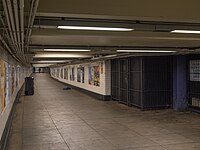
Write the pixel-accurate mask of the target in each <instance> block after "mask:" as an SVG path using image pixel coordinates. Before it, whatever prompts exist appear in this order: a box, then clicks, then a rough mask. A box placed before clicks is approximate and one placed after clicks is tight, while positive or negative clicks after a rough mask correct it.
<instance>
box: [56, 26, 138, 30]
mask: <svg viewBox="0 0 200 150" xmlns="http://www.w3.org/2000/svg"><path fill="white" fill-rule="evenodd" d="M57 28H58V29H69V30H98V31H133V30H134V29H130V28H112V27H84V26H58V27H57Z"/></svg>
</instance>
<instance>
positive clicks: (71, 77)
mask: <svg viewBox="0 0 200 150" xmlns="http://www.w3.org/2000/svg"><path fill="white" fill-rule="evenodd" d="M74 75H75V74H74V67H72V68H70V80H71V81H74V80H75V76H74Z"/></svg>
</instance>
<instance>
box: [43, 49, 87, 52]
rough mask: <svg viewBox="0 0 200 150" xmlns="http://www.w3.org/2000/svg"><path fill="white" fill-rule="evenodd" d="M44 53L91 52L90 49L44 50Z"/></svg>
mask: <svg viewBox="0 0 200 150" xmlns="http://www.w3.org/2000/svg"><path fill="white" fill-rule="evenodd" d="M44 51H51V52H89V51H91V50H89V49H44Z"/></svg>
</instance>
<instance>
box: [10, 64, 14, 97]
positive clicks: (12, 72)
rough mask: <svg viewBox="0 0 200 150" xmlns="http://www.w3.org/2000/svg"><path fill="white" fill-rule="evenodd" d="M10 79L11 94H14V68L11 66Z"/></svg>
mask: <svg viewBox="0 0 200 150" xmlns="http://www.w3.org/2000/svg"><path fill="white" fill-rule="evenodd" d="M11 78H12V80H11V81H12V92H11V93H12V94H13V93H14V91H15V67H14V66H11Z"/></svg>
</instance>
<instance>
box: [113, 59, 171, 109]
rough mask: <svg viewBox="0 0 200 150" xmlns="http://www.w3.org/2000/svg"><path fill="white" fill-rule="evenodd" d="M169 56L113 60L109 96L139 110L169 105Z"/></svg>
mask: <svg viewBox="0 0 200 150" xmlns="http://www.w3.org/2000/svg"><path fill="white" fill-rule="evenodd" d="M171 68H172V67H171V57H166V56H164V57H163V56H162V57H130V58H126V59H115V60H112V98H113V99H115V100H118V101H119V102H122V103H125V104H127V105H134V106H137V107H140V108H142V109H145V108H158V107H159V108H160V107H170V106H171V104H172V102H171V101H172V72H171V70H172V69H171Z"/></svg>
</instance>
